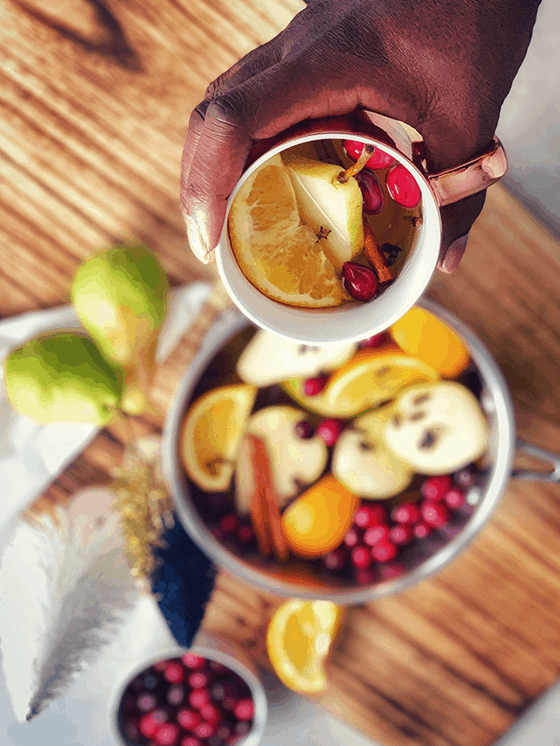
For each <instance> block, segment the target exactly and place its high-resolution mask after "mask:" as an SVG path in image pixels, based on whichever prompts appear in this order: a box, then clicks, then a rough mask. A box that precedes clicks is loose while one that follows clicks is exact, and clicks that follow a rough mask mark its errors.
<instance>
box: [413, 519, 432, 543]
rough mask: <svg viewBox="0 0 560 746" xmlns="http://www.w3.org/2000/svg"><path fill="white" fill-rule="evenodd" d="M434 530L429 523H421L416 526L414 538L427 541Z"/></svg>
mask: <svg viewBox="0 0 560 746" xmlns="http://www.w3.org/2000/svg"><path fill="white" fill-rule="evenodd" d="M433 530H434V529H433V527H432V526H430V525H429V523H424V522H423V521H420V523H417V524H416V526H414V536H416V538H417V539H425V538H426V536H429V535H430V534H431V533H432V531H433Z"/></svg>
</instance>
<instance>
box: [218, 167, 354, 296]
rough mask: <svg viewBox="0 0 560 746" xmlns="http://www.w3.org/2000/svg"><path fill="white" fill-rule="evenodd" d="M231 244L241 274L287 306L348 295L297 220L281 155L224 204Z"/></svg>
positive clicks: (313, 236)
mask: <svg viewBox="0 0 560 746" xmlns="http://www.w3.org/2000/svg"><path fill="white" fill-rule="evenodd" d="M228 229H229V237H230V241H231V246H232V250H233V253H234V255H235V258H236V260H237V263H238V264H239V268H240V269H241V271H242V272H243V274H244V275H245V277H247V279H248V280H249V281H250V282H251V283H252V284H253V285H255V287H256V288H257V289H258V290H260V291H261V292H262V293H264V294H265V295H267V296H268V297H269V298H272V299H273V300H277V301H280V302H281V303H287V304H288V305H292V306H301V307H309V308H319V307H325V306H338V305H340V304H341V303H342V302H343V301H344V300H349V299H350V296H348V294H347V293H346V291H345V290H344V288H343V287H342V283H341V281H340V279H339V278H338V276H337V274H336V272H335V268H334V266H333V265H332V263H331V262H330V261H329V259H327V256H326V255H325V253H324V251H323V247H322V243H321V241H320V240H318V238H317V236H316V234H315V233H314V231H313V230H312V229H311V228H310V227H309V226H307V225H301V221H300V216H299V211H298V207H297V202H296V197H295V193H294V189H293V186H292V183H291V181H290V177H289V175H288V172H287V169H286V168H285V166H284V164H283V162H282V159H281V157H280V156H279V155H278V156H274V157H273V158H271V159H269V160H268V161H267V162H266V163H264V164H263V165H262V166H261V167H260V168H258V169H257V170H256V171H255V172H254V173H253V174H252V175H251V176H250V177H249V178H248V179H247V181H246V182H245V183H244V184H243V186H242V187H241V189H240V190H239V192H238V193H237V195H236V197H235V199H234V201H233V203H232V205H231V209H230V214H229V221H228Z"/></svg>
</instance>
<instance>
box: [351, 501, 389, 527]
mask: <svg viewBox="0 0 560 746" xmlns="http://www.w3.org/2000/svg"><path fill="white" fill-rule="evenodd" d="M386 520H387V511H386V510H385V507H384V506H383V505H364V503H362V504H361V505H360V507H359V508H358V510H357V511H356V512H355V513H354V524H355V525H356V526H358V527H359V528H368V527H370V526H377V525H379V524H381V523H383V522H384V521H386Z"/></svg>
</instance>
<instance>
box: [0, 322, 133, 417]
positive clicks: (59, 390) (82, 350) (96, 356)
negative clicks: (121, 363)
mask: <svg viewBox="0 0 560 746" xmlns="http://www.w3.org/2000/svg"><path fill="white" fill-rule="evenodd" d="M5 384H6V393H7V395H8V399H9V400H10V402H11V403H12V406H13V407H14V408H15V409H16V410H17V411H18V412H20V413H21V414H24V415H26V416H27V417H30V418H31V419H33V420H35V421H36V422H39V423H41V424H43V425H46V424H49V423H51V422H92V423H94V424H96V425H105V424H106V423H107V422H108V421H109V420H110V419H111V417H112V416H113V412H114V409H115V407H117V406H118V405H119V401H120V397H121V391H122V376H121V375H120V374H119V372H118V371H116V370H115V369H114V368H113V367H112V366H111V365H109V363H108V362H107V361H106V360H105V359H104V358H103V356H102V355H101V353H100V352H99V350H98V349H97V347H96V346H95V344H94V342H92V340H91V339H89V338H88V337H86V336H85V335H83V334H80V333H79V332H57V333H50V334H45V335H41V336H40V337H37V338H35V339H32V340H30V341H29V342H26V343H25V344H23V345H21V347H18V348H16V349H15V350H12V352H11V353H10V355H9V356H8V358H7V359H6V362H5Z"/></svg>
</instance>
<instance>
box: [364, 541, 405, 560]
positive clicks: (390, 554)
mask: <svg viewBox="0 0 560 746" xmlns="http://www.w3.org/2000/svg"><path fill="white" fill-rule="evenodd" d="M398 552H399V550H398V547H397V545H396V544H394V543H393V542H392V541H391V540H390V539H386V540H385V541H380V542H379V543H377V544H374V545H373V546H372V548H371V556H372V557H373V559H375V560H377V561H378V562H390V561H391V560H392V559H395V557H396V556H397V554H398Z"/></svg>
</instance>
